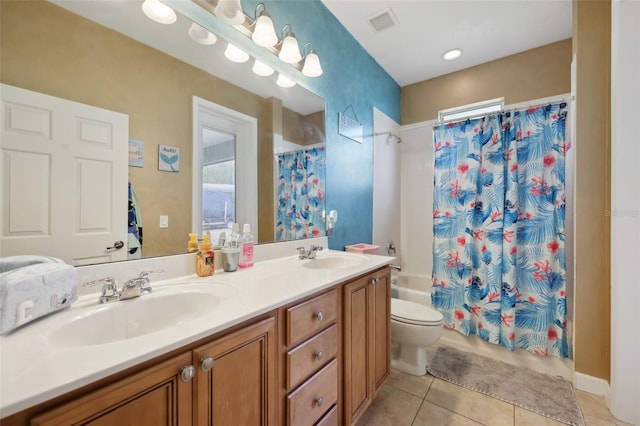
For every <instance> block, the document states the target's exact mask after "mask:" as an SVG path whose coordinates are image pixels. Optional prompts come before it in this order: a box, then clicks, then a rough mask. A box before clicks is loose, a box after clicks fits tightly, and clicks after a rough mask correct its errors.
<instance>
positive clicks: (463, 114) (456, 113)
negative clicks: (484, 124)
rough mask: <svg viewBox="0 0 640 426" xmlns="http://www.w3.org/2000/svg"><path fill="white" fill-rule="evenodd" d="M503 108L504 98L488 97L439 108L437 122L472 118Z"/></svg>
mask: <svg viewBox="0 0 640 426" xmlns="http://www.w3.org/2000/svg"><path fill="white" fill-rule="evenodd" d="M503 109H504V98H495V99H489V100H487V101H481V102H476V103H473V104H468V105H462V106H458V107H453V108H447V109H443V110H440V111H438V122H440V123H442V122H445V121H454V120H462V119H465V118H473V117H477V116H481V115H486V114H489V113H492V112H498V111H502V110H503Z"/></svg>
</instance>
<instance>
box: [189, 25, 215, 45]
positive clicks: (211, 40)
mask: <svg viewBox="0 0 640 426" xmlns="http://www.w3.org/2000/svg"><path fill="white" fill-rule="evenodd" d="M189 37H191V39H192V40H193V41H195V42H196V43H200V44H204V45H205V46H209V45H212V44H215V42H216V41H218V37H216V35H215V34H213V33H212V32H211V31H209V30H207V29H206V28H203V27H201V26H200V25H198V24H196V23H195V22H194V23H192V24H191V27H190V28H189Z"/></svg>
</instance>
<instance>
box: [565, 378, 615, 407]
mask: <svg viewBox="0 0 640 426" xmlns="http://www.w3.org/2000/svg"><path fill="white" fill-rule="evenodd" d="M573 386H574V387H575V388H576V389H578V390H581V391H584V392H589V393H592V394H595V395H601V396H604V399H605V401H606V402H607V407H608V406H609V391H610V389H611V388H610V386H609V382H607V381H606V380H604V379H601V378H599V377H593V376H589V375H587V374H583V373H578V372H577V371H576V372H575V374H574V376H573Z"/></svg>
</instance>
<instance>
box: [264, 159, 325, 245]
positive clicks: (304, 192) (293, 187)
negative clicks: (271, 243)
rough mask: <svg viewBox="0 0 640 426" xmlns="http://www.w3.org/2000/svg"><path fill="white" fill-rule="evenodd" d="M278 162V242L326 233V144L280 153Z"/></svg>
mask: <svg viewBox="0 0 640 426" xmlns="http://www.w3.org/2000/svg"><path fill="white" fill-rule="evenodd" d="M276 161H277V164H278V178H279V185H278V194H277V199H276V202H277V205H276V241H291V240H299V239H301V238H312V237H319V236H322V235H324V231H323V229H324V228H323V223H324V222H323V221H322V212H323V211H324V206H325V189H324V187H325V150H324V147H320V148H310V149H303V150H299V151H294V152H287V153H283V154H278V155H276Z"/></svg>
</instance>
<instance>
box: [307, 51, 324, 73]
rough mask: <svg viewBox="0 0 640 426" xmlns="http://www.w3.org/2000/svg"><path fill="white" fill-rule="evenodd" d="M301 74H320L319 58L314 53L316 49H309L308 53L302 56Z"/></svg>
mask: <svg viewBox="0 0 640 426" xmlns="http://www.w3.org/2000/svg"><path fill="white" fill-rule="evenodd" d="M302 74H304V75H306V76H307V77H319V76H321V75H322V67H321V66H320V58H318V55H317V54H316V51H315V50H313V49H311V50H310V51H309V54H308V55H307V56H306V58H304V65H303V66H302Z"/></svg>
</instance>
